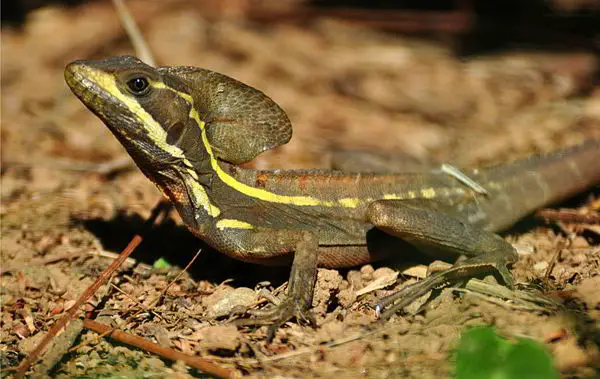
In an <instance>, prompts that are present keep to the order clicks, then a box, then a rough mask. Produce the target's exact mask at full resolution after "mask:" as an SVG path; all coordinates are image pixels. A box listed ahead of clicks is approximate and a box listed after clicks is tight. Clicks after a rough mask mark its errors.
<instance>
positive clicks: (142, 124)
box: [65, 56, 291, 170]
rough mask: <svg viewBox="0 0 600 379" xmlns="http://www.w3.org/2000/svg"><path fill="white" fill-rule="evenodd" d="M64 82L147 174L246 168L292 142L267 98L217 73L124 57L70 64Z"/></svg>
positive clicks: (286, 122)
mask: <svg viewBox="0 0 600 379" xmlns="http://www.w3.org/2000/svg"><path fill="white" fill-rule="evenodd" d="M65 80H66V82H67V84H68V85H69V87H70V88H71V90H72V91H73V93H74V94H75V95H76V96H77V97H78V98H79V99H80V100H81V101H82V102H83V103H84V104H85V105H86V106H87V107H88V108H89V109H90V110H91V111H92V112H94V113H95V114H96V115H97V116H98V117H99V118H100V119H102V121H103V122H104V123H105V124H106V125H107V126H108V128H109V129H110V130H111V132H112V133H113V134H114V135H115V136H116V137H117V139H119V141H120V142H121V144H123V146H124V147H125V148H126V149H127V151H128V152H129V154H130V155H131V156H132V157H133V158H134V160H135V161H136V163H137V164H138V166H140V167H141V168H142V170H144V168H147V167H157V165H158V166H160V165H161V164H163V165H164V164H173V163H175V162H183V161H187V162H191V163H193V164H194V166H196V167H198V166H202V164H201V163H202V162H206V161H208V160H209V159H217V158H218V159H221V160H224V161H227V162H230V163H242V162H246V161H249V160H251V159H253V158H254V157H256V156H257V155H258V154H260V153H261V152H263V151H265V150H267V149H271V148H273V147H276V146H279V145H281V144H283V143H286V142H287V141H288V140H289V139H290V137H291V124H290V122H289V119H288V118H287V116H286V115H285V112H284V111H283V110H281V108H279V107H278V106H277V105H276V104H275V103H274V102H273V101H272V100H271V99H270V98H268V97H267V96H266V95H264V94H263V93H262V92H260V91H258V90H256V89H254V88H252V87H249V86H246V85H244V84H243V83H240V82H238V81H236V80H234V79H231V78H229V77H227V76H225V75H221V74H218V73H215V72H212V71H208V70H203V69H198V68H193V67H160V68H153V67H151V66H148V65H146V64H145V63H143V62H142V61H140V60H139V59H137V58H135V57H131V56H123V57H113V58H108V59H105V60H102V61H75V62H72V63H70V64H69V65H67V67H66V69H65Z"/></svg>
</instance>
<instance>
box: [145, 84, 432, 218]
mask: <svg viewBox="0 0 600 379" xmlns="http://www.w3.org/2000/svg"><path fill="white" fill-rule="evenodd" d="M152 84H153V85H154V86H155V87H156V88H161V89H166V90H170V91H173V92H175V93H176V94H178V95H179V96H181V97H182V98H183V99H184V100H185V101H186V102H187V103H188V104H190V114H189V117H191V118H192V119H194V120H195V121H196V123H197V124H198V126H199V127H200V131H201V138H202V143H203V144H204V147H205V148H206V152H207V153H208V156H209V158H210V164H211V167H212V168H213V170H214V171H215V172H216V173H217V176H218V177H219V179H221V180H222V181H223V182H224V183H225V184H227V185H228V186H230V187H232V188H234V189H235V190H237V191H239V192H241V193H243V194H244V195H246V196H249V197H253V198H255V199H259V200H263V201H268V202H272V203H279V204H291V205H297V206H322V207H336V206H340V207H344V208H357V207H358V206H359V205H360V204H366V203H369V202H371V201H374V200H376V199H372V198H343V199H338V200H323V199H319V198H315V197H311V196H290V195H280V194H277V193H273V192H269V191H267V190H264V189H262V188H256V187H252V186H249V185H247V184H245V183H241V182H239V181H237V180H236V179H235V178H234V177H232V176H231V175H229V174H228V173H226V172H225V171H223V169H222V168H221V166H219V162H218V161H217V159H216V157H215V155H214V153H213V150H212V146H211V144H210V141H209V140H208V137H207V136H206V128H205V125H206V123H205V122H204V121H202V119H200V115H199V114H198V112H197V110H196V108H195V107H194V99H193V98H192V96H191V95H189V94H187V93H184V92H181V91H178V90H176V89H174V88H171V87H169V86H167V85H165V84H164V83H162V82H153V83H152ZM165 140H166V139H165ZM420 193H421V196H422V197H424V198H426V199H431V198H433V197H435V194H436V192H435V189H434V188H424V189H421V190H420ZM416 197H417V194H416V193H415V192H414V191H409V192H407V193H391V194H384V195H383V196H382V199H384V200H404V199H414V198H416Z"/></svg>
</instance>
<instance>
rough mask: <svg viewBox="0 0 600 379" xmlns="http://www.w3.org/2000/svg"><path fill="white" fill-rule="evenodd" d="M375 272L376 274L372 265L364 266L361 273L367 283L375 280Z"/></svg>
mask: <svg viewBox="0 0 600 379" xmlns="http://www.w3.org/2000/svg"><path fill="white" fill-rule="evenodd" d="M373 272H375V269H374V268H373V266H371V265H364V266H362V267H361V268H360V273H361V274H362V278H363V280H365V281H369V280H372V279H373Z"/></svg>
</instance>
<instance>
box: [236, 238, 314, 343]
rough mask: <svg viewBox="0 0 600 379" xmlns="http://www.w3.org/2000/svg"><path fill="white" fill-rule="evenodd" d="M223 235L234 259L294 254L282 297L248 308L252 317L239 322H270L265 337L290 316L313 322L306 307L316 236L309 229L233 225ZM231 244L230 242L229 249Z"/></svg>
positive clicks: (309, 299) (256, 259)
mask: <svg viewBox="0 0 600 379" xmlns="http://www.w3.org/2000/svg"><path fill="white" fill-rule="evenodd" d="M227 235H228V237H227V240H228V242H229V243H228V245H229V246H230V249H229V254H230V255H232V256H234V257H236V258H238V259H243V260H248V261H253V262H258V263H260V261H264V260H271V259H273V258H278V257H281V256H283V255H286V254H289V253H293V254H294V260H293V263H292V269H291V273H290V278H289V281H288V291H287V296H286V298H285V299H284V300H283V301H282V302H281V303H280V304H279V305H277V306H273V307H271V308H270V309H267V310H264V311H254V312H252V314H253V315H254V316H255V317H253V318H252V319H249V320H244V321H243V322H242V324H246V325H248V324H252V325H265V324H270V326H269V331H268V339H269V340H271V339H272V338H273V336H274V334H275V331H276V330H277V329H278V328H279V327H280V326H281V325H282V324H283V323H285V322H286V321H288V320H289V319H291V318H294V317H296V318H298V319H300V320H305V321H308V322H310V323H311V324H312V325H315V324H316V322H315V319H314V316H313V315H312V313H310V311H309V309H310V307H311V305H312V298H313V292H314V287H315V281H316V277H317V260H318V259H317V254H318V250H319V242H318V239H317V237H316V236H315V235H314V234H313V233H311V232H309V231H302V230H288V229H283V230H281V229H269V228H253V229H236V230H232V231H230V232H228V233H227ZM231 246H234V248H233V250H231Z"/></svg>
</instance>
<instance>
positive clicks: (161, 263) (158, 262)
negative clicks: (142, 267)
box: [152, 257, 173, 269]
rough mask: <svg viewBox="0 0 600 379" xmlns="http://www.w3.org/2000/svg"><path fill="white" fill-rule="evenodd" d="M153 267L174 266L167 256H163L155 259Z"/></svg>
mask: <svg viewBox="0 0 600 379" xmlns="http://www.w3.org/2000/svg"><path fill="white" fill-rule="evenodd" d="M152 267H154V268H156V269H163V268H171V267H173V266H172V265H171V264H170V263H169V262H168V261H167V260H166V259H165V258H162V257H161V258H158V259H157V260H155V261H154V263H153V264H152Z"/></svg>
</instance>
